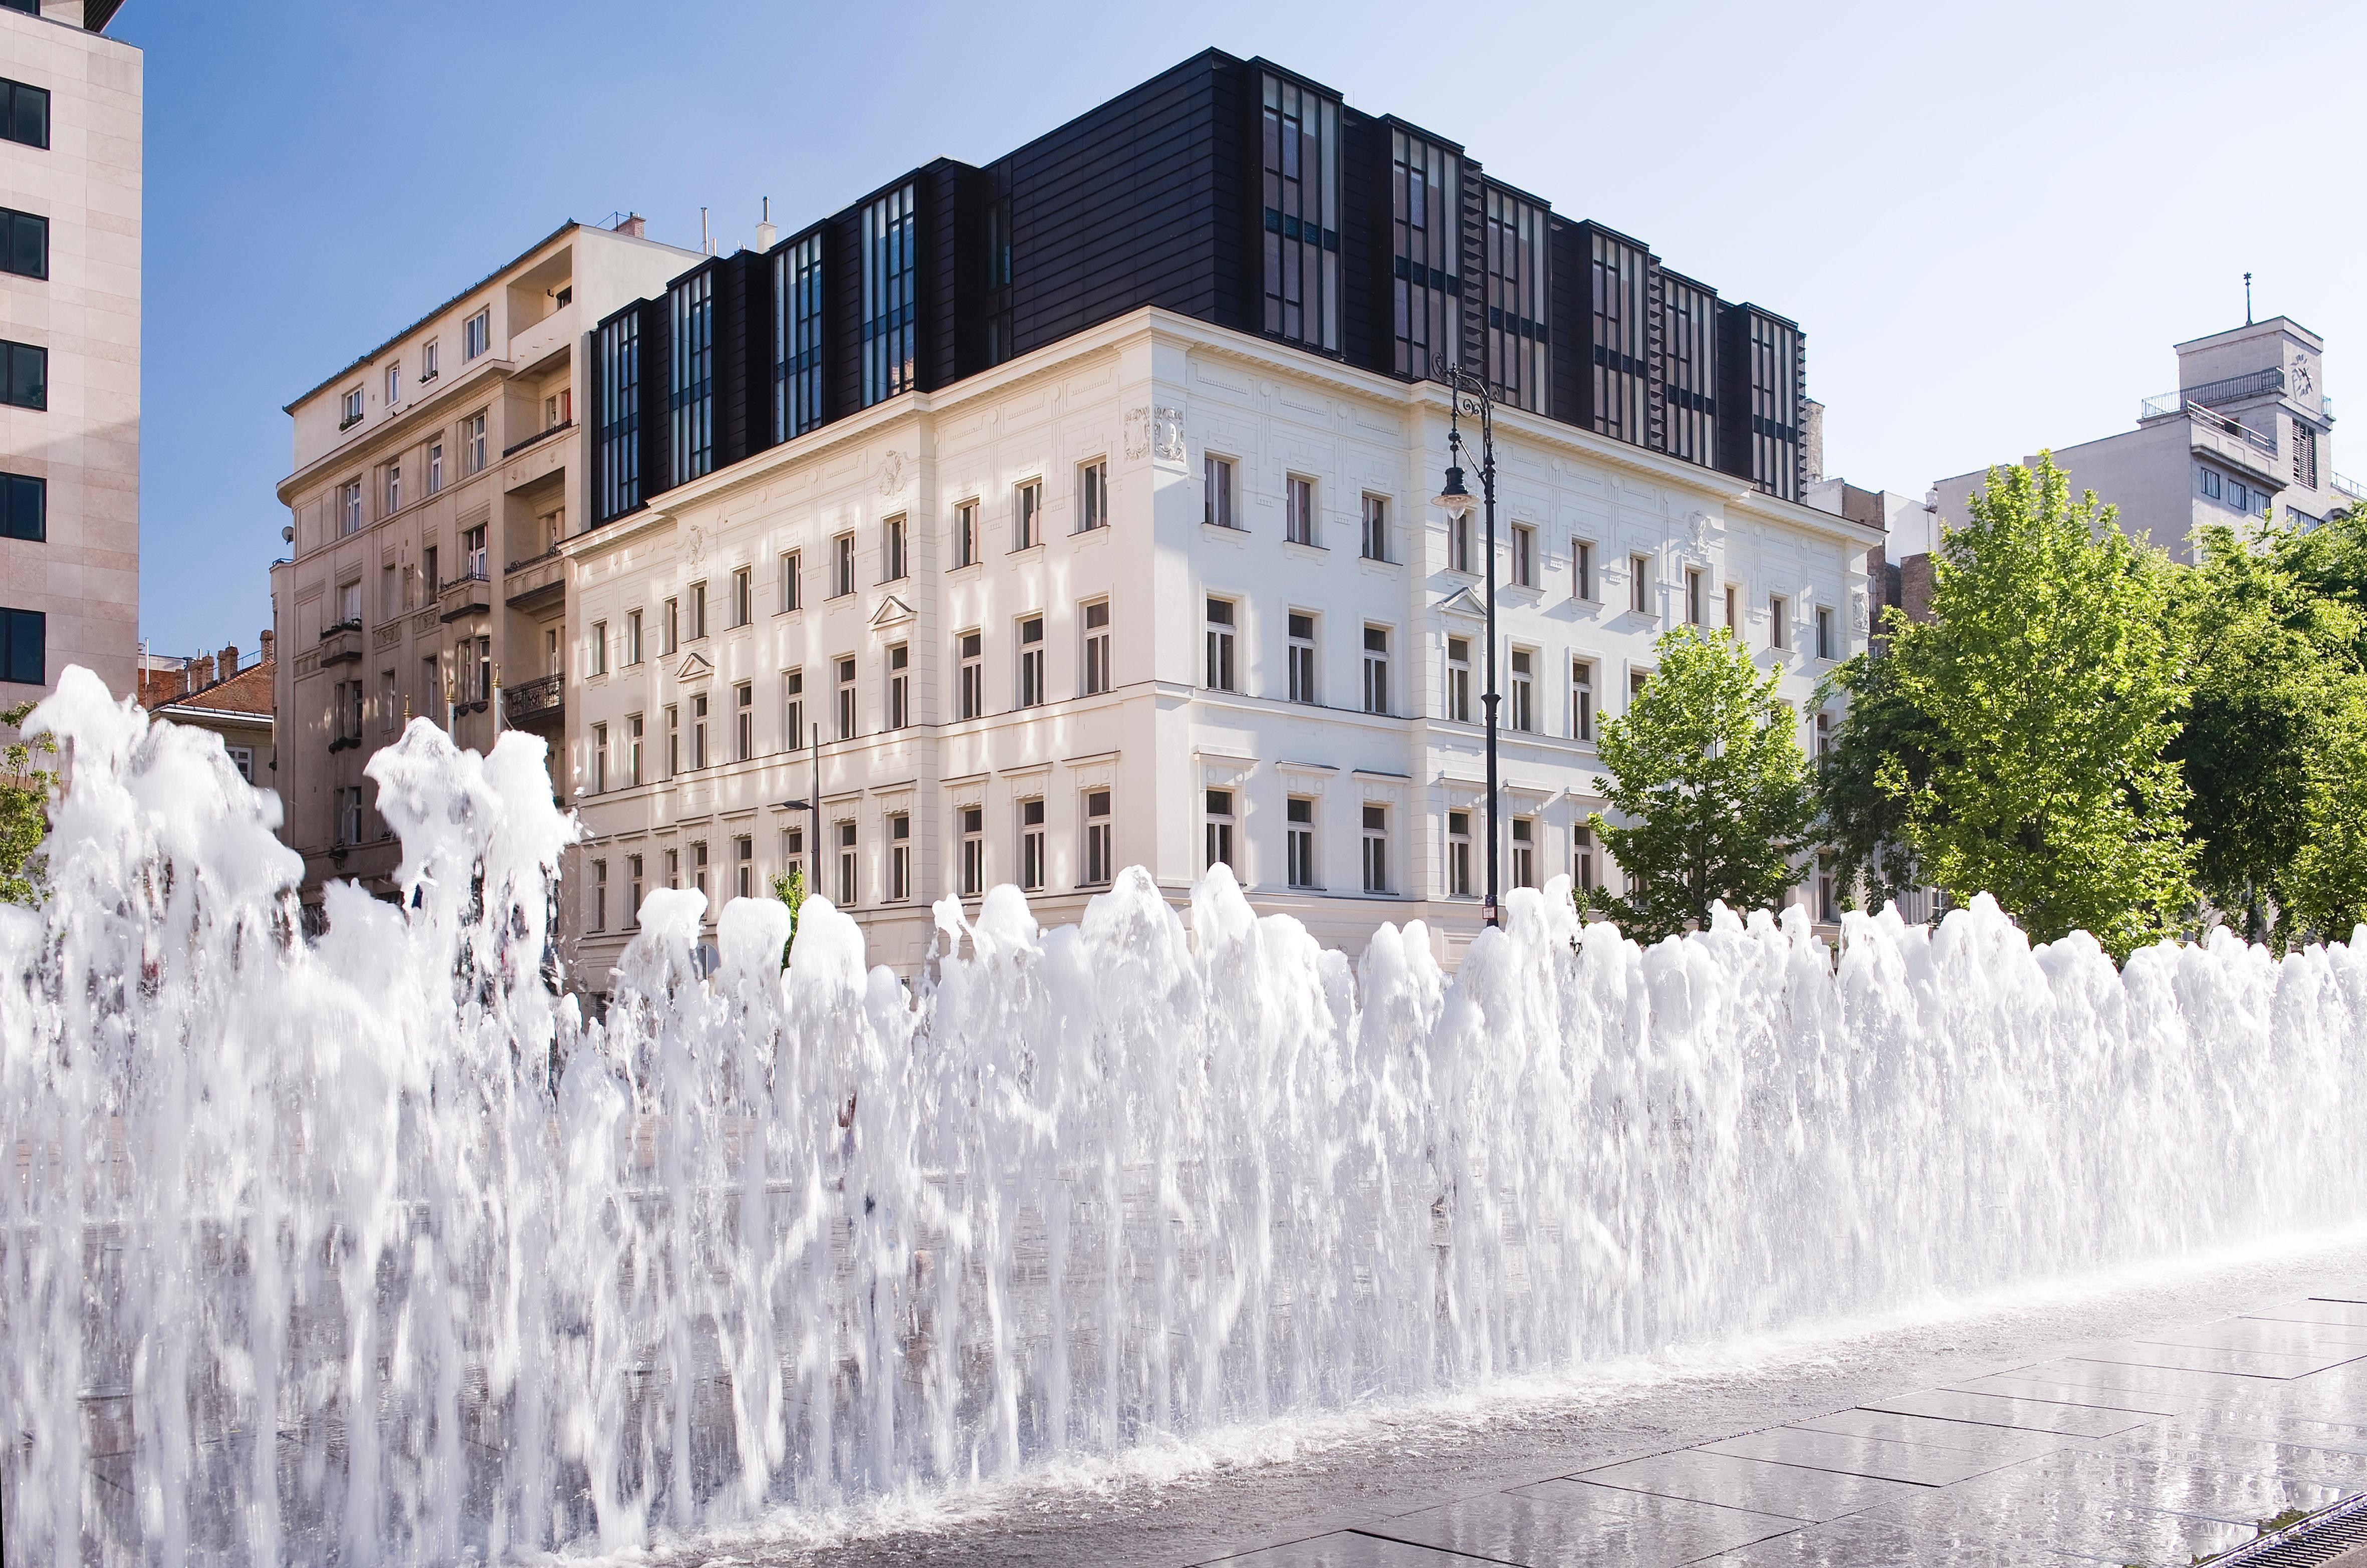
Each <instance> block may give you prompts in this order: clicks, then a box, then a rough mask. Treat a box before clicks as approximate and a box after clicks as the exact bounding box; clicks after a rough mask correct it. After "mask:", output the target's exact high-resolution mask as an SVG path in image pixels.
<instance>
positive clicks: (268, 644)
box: [263, 632, 271, 664]
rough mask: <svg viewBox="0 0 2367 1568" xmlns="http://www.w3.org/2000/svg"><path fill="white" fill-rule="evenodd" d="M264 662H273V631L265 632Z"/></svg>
mask: <svg viewBox="0 0 2367 1568" xmlns="http://www.w3.org/2000/svg"><path fill="white" fill-rule="evenodd" d="M263 662H264V663H266V664H268V663H270V662H271V633H269V632H265V633H264V634H263Z"/></svg>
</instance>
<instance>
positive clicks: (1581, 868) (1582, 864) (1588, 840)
mask: <svg viewBox="0 0 2367 1568" xmlns="http://www.w3.org/2000/svg"><path fill="white" fill-rule="evenodd" d="M1569 853H1570V862H1571V864H1570V875H1571V876H1572V877H1574V878H1575V879H1576V880H1577V882H1578V885H1579V886H1580V887H1581V888H1583V889H1585V890H1586V891H1588V892H1590V893H1591V892H1592V891H1593V890H1594V889H1595V888H1596V887H1598V886H1601V884H1599V883H1597V882H1596V881H1595V880H1594V829H1592V828H1591V827H1589V826H1587V825H1586V824H1585V823H1583V822H1581V823H1580V824H1579V825H1578V826H1577V827H1576V828H1574V829H1571V830H1570V835H1569Z"/></svg>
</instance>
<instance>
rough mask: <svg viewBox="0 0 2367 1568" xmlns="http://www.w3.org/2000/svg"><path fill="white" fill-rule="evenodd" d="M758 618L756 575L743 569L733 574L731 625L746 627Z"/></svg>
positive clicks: (752, 571)
mask: <svg viewBox="0 0 2367 1568" xmlns="http://www.w3.org/2000/svg"><path fill="white" fill-rule="evenodd" d="M755 618H756V574H755V571H754V570H753V568H749V567H744V566H743V567H741V568H739V569H738V570H734V571H733V572H732V573H731V624H732V625H733V626H746V625H747V624H748V623H749V622H750V621H753V620H754V619H755Z"/></svg>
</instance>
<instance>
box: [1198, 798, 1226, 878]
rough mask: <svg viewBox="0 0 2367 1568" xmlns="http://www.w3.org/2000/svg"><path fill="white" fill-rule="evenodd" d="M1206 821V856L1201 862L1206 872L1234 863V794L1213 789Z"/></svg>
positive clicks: (1208, 800)
mask: <svg viewBox="0 0 2367 1568" xmlns="http://www.w3.org/2000/svg"><path fill="white" fill-rule="evenodd" d="M1205 805H1206V818H1205V819H1204V827H1205V829H1206V831H1205V835H1204V836H1205V838H1206V845H1205V848H1206V856H1205V858H1204V859H1203V860H1202V862H1201V866H1202V868H1203V869H1204V870H1211V871H1213V870H1214V869H1216V868H1217V866H1220V865H1231V864H1232V863H1233V792H1232V791H1231V790H1229V789H1212V790H1209V791H1208V792H1207V797H1206V802H1205Z"/></svg>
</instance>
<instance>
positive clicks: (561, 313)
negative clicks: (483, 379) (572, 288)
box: [509, 298, 582, 371]
mask: <svg viewBox="0 0 2367 1568" xmlns="http://www.w3.org/2000/svg"><path fill="white" fill-rule="evenodd" d="M580 320H582V317H581V315H580V314H579V313H578V312H577V310H576V309H575V302H574V300H573V299H572V298H571V299H569V300H568V302H567V303H566V304H564V305H561V306H560V307H559V308H558V309H557V310H553V311H551V312H550V314H549V315H548V316H545V317H544V318H543V319H542V320H540V321H537V322H535V323H534V324H533V325H531V326H529V327H527V328H525V329H524V330H523V331H521V332H519V333H516V334H515V336H513V337H512V338H511V339H510V342H509V355H510V363H512V364H513V365H515V366H516V367H518V368H519V369H520V370H521V371H524V370H531V369H533V368H534V367H537V366H538V365H539V364H541V363H542V362H543V361H544V360H546V359H548V358H549V357H550V356H551V355H554V354H562V353H564V352H566V351H567V350H568V349H570V348H572V347H573V346H574V345H575V323H576V322H577V321H580Z"/></svg>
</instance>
